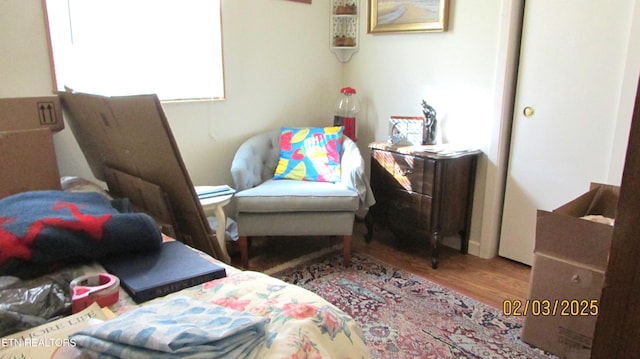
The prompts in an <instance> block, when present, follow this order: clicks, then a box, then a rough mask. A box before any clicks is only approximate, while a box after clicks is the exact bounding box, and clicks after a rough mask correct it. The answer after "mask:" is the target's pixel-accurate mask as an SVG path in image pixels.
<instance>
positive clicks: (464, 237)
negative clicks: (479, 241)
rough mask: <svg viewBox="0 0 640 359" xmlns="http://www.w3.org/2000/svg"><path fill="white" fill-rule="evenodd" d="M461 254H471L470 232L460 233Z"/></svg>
mask: <svg viewBox="0 0 640 359" xmlns="http://www.w3.org/2000/svg"><path fill="white" fill-rule="evenodd" d="M460 253H462V254H467V253H469V232H467V231H460Z"/></svg>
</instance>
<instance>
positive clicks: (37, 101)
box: [0, 96, 64, 131]
mask: <svg viewBox="0 0 640 359" xmlns="http://www.w3.org/2000/svg"><path fill="white" fill-rule="evenodd" d="M40 127H47V128H49V129H51V130H52V131H61V130H62V129H64V121H63V120H62V107H61V106H60V99H59V98H58V97H57V96H45V97H18V98H2V99H0V130H2V131H17V130H30V129H33V128H40Z"/></svg>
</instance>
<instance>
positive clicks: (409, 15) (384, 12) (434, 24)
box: [368, 0, 449, 34]
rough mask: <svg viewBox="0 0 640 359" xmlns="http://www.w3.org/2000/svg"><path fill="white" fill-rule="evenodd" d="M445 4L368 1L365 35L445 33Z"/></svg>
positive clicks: (438, 1)
mask: <svg viewBox="0 0 640 359" xmlns="http://www.w3.org/2000/svg"><path fill="white" fill-rule="evenodd" d="M448 17H449V0H369V26H368V33H370V34H376V33H394V32H442V31H447V23H448Z"/></svg>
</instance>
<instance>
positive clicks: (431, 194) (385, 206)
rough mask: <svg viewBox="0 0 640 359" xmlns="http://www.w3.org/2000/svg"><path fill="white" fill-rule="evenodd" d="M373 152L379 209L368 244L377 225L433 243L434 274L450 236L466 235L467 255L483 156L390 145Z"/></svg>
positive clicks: (380, 144) (369, 227) (375, 145)
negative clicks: (440, 251)
mask: <svg viewBox="0 0 640 359" xmlns="http://www.w3.org/2000/svg"><path fill="white" fill-rule="evenodd" d="M369 149H370V150H371V188H372V190H373V193H374V195H375V198H376V204H375V205H374V206H373V207H372V208H371V210H370V212H369V214H368V216H367V220H366V222H367V230H368V233H367V240H371V238H372V237H373V227H374V224H379V225H382V226H386V227H388V228H389V229H390V230H391V231H392V233H394V235H396V236H397V237H398V238H399V239H400V240H402V239H404V238H421V239H429V240H430V244H431V265H432V267H433V268H434V269H435V268H437V267H438V264H439V260H438V246H439V243H440V240H441V238H442V237H444V236H452V235H460V238H461V246H460V250H461V252H462V253H467V251H468V248H469V229H470V224H471V208H472V205H473V189H474V184H475V172H476V164H477V161H478V156H479V154H480V153H481V152H480V151H466V150H464V151H461V150H455V149H453V148H450V147H447V146H446V145H440V146H403V147H399V146H394V145H389V144H387V143H386V142H373V143H371V144H369ZM428 243H429V242H428Z"/></svg>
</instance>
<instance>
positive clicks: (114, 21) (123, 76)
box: [43, 0, 224, 100]
mask: <svg viewBox="0 0 640 359" xmlns="http://www.w3.org/2000/svg"><path fill="white" fill-rule="evenodd" d="M43 1H44V3H45V6H46V13H47V20H48V27H49V41H50V48H51V56H52V63H53V67H54V83H55V86H56V89H57V90H63V89H64V88H65V87H69V88H72V89H74V90H76V91H82V92H90V93H96V94H104V95H131V94H149V93H155V94H157V95H158V97H159V98H160V99H162V100H183V99H214V98H223V97H224V77H223V66H222V36H221V26H220V0H43Z"/></svg>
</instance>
